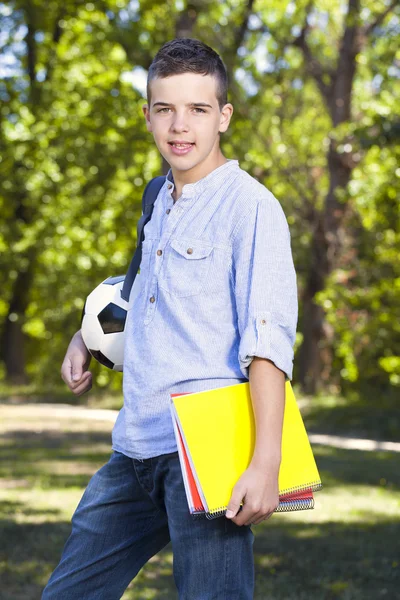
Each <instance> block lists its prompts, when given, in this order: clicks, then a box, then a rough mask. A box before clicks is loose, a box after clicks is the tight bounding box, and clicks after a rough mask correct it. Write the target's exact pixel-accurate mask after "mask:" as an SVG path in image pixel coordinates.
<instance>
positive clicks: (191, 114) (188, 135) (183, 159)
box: [143, 73, 233, 177]
mask: <svg viewBox="0 0 400 600" xmlns="http://www.w3.org/2000/svg"><path fill="white" fill-rule="evenodd" d="M150 85H151V100H150V103H149V105H145V106H144V107H143V112H144V115H145V118H146V125H147V129H148V130H149V131H151V132H152V134H153V136H154V141H155V143H156V145H157V148H158V149H159V151H160V153H161V154H162V156H163V157H164V158H165V160H166V161H167V162H168V163H169V164H170V165H171V167H172V169H173V171H174V172H175V173H178V172H179V171H182V172H187V171H193V173H194V174H199V175H200V177H202V176H204V174H207V172H209V171H211V170H213V168H214V166H213V162H215V161H217V160H218V158H219V152H220V151H219V133H222V132H224V131H226V130H227V129H228V126H229V122H230V119H231V116H232V112H233V107H232V105H231V104H225V106H224V107H223V108H222V110H221V109H220V107H219V105H218V100H217V95H216V92H217V80H216V78H215V77H213V76H212V75H199V74H197V73H183V74H181V75H173V76H171V77H167V78H165V79H154V80H153V81H152V82H151V84H150ZM203 171H204V173H203Z"/></svg>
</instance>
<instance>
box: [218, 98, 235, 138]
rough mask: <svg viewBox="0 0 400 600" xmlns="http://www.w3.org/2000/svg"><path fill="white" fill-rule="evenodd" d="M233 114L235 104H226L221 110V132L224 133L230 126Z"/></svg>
mask: <svg viewBox="0 0 400 600" xmlns="http://www.w3.org/2000/svg"><path fill="white" fill-rule="evenodd" d="M232 114H233V106H232V104H225V106H223V108H222V110H221V115H220V121H219V129H218V131H219V132H220V133H224V131H226V130H227V129H228V127H229V123H230V121H231V117H232Z"/></svg>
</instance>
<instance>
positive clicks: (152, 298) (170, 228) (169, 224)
mask: <svg viewBox="0 0 400 600" xmlns="http://www.w3.org/2000/svg"><path fill="white" fill-rule="evenodd" d="M168 210H169V211H170V212H169V213H168V214H169V217H168V219H166V220H165V221H164V222H163V229H162V230H161V237H160V241H159V243H158V248H157V250H156V260H155V261H154V262H155V266H154V274H153V277H152V281H151V285H150V287H149V293H148V297H147V311H146V316H145V320H144V323H145V325H148V324H149V323H150V321H151V320H152V318H153V316H154V312H155V310H156V306H157V298H158V276H159V273H160V269H161V268H162V263H163V261H164V257H165V255H164V252H163V249H164V248H165V246H166V245H167V242H168V240H169V238H170V237H171V235H172V234H173V232H174V230H175V228H176V226H177V225H178V223H179V221H180V219H181V217H182V214H183V212H182V208H181V207H180V206H177V207H175V209H174V210H171V209H168ZM166 212H167V211H166ZM192 251H193V250H192Z"/></svg>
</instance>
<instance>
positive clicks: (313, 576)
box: [254, 519, 400, 600]
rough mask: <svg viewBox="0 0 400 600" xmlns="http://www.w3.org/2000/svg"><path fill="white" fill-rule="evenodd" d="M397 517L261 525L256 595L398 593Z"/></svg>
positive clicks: (297, 599) (373, 595) (297, 596)
mask: <svg viewBox="0 0 400 600" xmlns="http://www.w3.org/2000/svg"><path fill="white" fill-rule="evenodd" d="M399 537H400V522H399V521H394V520H387V521H386V522H383V523H382V522H380V523H379V524H376V523H375V524H366V523H360V524H354V523H352V524H347V525H346V524H344V523H340V522H328V523H323V524H317V525H316V524H312V525H309V524H307V525H304V524H299V523H288V522H285V523H282V522H281V523H279V522H278V519H276V520H275V521H274V522H272V520H271V523H270V525H268V526H267V525H266V526H264V527H263V529H262V531H260V533H259V534H258V535H257V537H256V542H255V548H254V549H255V558H256V573H257V595H256V597H257V598H259V599H260V600H261V599H266V598H274V599H278V598H279V599H285V600H288V599H292V598H293V600H303V599H304V600H306V599H309V598H310V597H314V598H318V600H322V599H324V600H325V599H326V600H328V599H329V600H330V599H333V598H351V599H352V600H356V599H357V600H358V599H360V600H361V599H363V600H366V599H371V600H372V599H375V598H380V597H384V596H385V597H387V598H395V597H398V596H397V594H398V589H399V583H400V581H399V562H398V560H399V557H398V540H399Z"/></svg>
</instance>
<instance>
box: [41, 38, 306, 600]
mask: <svg viewBox="0 0 400 600" xmlns="http://www.w3.org/2000/svg"><path fill="white" fill-rule="evenodd" d="M147 96H148V104H147V105H146V106H145V107H144V108H143V112H144V116H145V119H146V125H147V128H148V130H149V131H150V132H151V133H152V134H153V136H154V141H155V143H156V145H157V147H158V149H159V151H160V153H161V154H162V156H163V157H164V158H165V159H166V161H168V163H169V165H170V166H171V168H170V170H169V172H168V175H167V180H166V182H165V184H164V185H163V187H162V189H161V191H160V193H159V195H158V197H157V200H156V202H155V205H154V212H153V215H152V218H151V220H150V221H149V223H148V224H147V225H146V226H145V228H144V233H145V239H144V243H143V254H142V261H141V265H140V276H139V277H140V282H141V283H140V285H141V293H140V294H139V296H138V297H137V299H136V301H135V305H134V307H133V309H132V311H131V313H130V317H129V318H128V322H127V328H126V347H125V359H124V378H123V392H124V407H123V408H122V410H121V412H120V413H119V416H118V419H117V422H116V424H115V427H114V431H113V437H112V448H113V454H112V455H111V458H110V460H109V462H108V463H107V464H106V465H105V466H103V467H102V468H101V469H100V470H99V471H98V472H97V473H96V474H95V475H94V476H93V477H92V479H91V480H90V482H89V484H88V487H87V488H86V491H85V493H84V495H83V497H82V500H81V502H80V504H79V505H78V507H77V509H76V512H75V514H74V516H73V518H72V533H71V535H70V537H69V539H68V541H67V543H66V545H65V548H64V552H63V555H62V558H61V561H60V564H59V565H58V567H57V568H56V570H55V571H54V573H53V575H52V576H51V578H50V581H49V583H48V585H47V587H46V589H45V591H44V594H43V599H44V600H49V599H53V600H78V599H79V600H95V599H96V600H99V599H104V600H113V599H117V598H120V597H121V596H122V594H123V592H124V590H125V588H126V587H127V586H128V584H129V582H130V581H131V580H132V579H133V578H134V577H135V576H136V574H137V573H138V571H139V570H140V569H141V567H143V565H144V564H145V563H146V562H147V561H148V560H149V558H150V557H152V556H153V555H155V554H156V553H157V552H158V551H159V550H161V548H163V547H164V546H165V545H166V544H167V543H168V542H169V541H171V542H172V549H173V554H174V565H173V572H174V578H175V583H176V586H177V588H178V592H179V598H180V599H181V600H211V599H212V598H213V599H217V600H224V599H226V600H239V599H240V600H250V599H251V598H253V589H254V569H253V550H252V544H253V539H254V536H253V532H252V530H251V525H257V524H258V523H261V521H263V520H264V519H267V518H269V517H270V516H271V514H272V513H273V511H274V509H275V508H276V507H277V505H278V472H279V465H280V446H281V435H282V422H283V409H284V387H285V378H286V377H287V378H288V379H291V377H292V360H293V345H294V340H295V330H296V324H297V289H296V274H295V270H294V265H293V260H292V254H291V247H290V233H289V228H288V224H287V221H286V218H285V215H284V213H283V210H282V208H281V205H280V204H279V202H278V200H276V199H275V197H274V196H273V195H272V194H271V192H269V191H268V190H267V189H266V188H265V187H264V186H263V185H261V184H260V183H259V182H257V181H256V180H255V179H253V178H252V177H251V176H250V175H248V174H247V173H246V172H244V171H243V170H242V169H241V168H240V167H239V164H238V161H237V160H232V159H231V160H227V159H226V158H225V156H224V155H223V154H222V152H221V149H220V135H221V133H224V132H225V131H226V130H227V129H228V126H229V122H230V119H231V116H232V112H233V107H232V105H231V104H229V103H228V102H227V74H226V70H225V67H224V65H223V63H222V60H221V58H220V57H219V55H218V54H217V53H216V52H214V51H213V50H212V49H211V48H209V47H208V46H206V45H204V44H203V43H201V42H199V41H198V40H195V39H176V40H173V41H171V42H168V43H167V44H165V45H164V46H163V47H162V48H161V49H160V50H159V52H158V53H157V55H156V56H155V58H154V60H153V63H152V65H151V67H150V70H149V75H148V88H147ZM89 360H90V358H89V354H88V351H87V349H86V347H85V346H84V344H83V341H82V337H81V335H80V333H79V332H77V333H76V334H75V336H74V337H73V339H72V341H71V343H70V345H69V347H68V350H67V353H66V356H65V359H64V362H63V366H62V377H63V379H64V381H65V382H66V383H67V385H68V386H69V388H70V389H71V390H72V391H73V392H74V393H75V394H76V395H81V394H83V393H84V392H86V391H87V390H89V389H90V387H91V374H90V372H89V371H88V370H87V368H88V365H89ZM246 380H250V390H251V396H252V402H253V408H254V413H255V420H256V432H257V435H256V444H255V450H254V455H253V457H252V460H251V463H250V465H249V467H248V469H247V470H246V471H245V472H244V473H243V475H242V476H241V477H240V479H239V480H238V482H237V484H236V486H235V488H234V489H233V493H232V498H231V501H230V504H229V507H228V510H227V512H226V515H225V517H221V518H217V519H214V520H208V519H206V518H193V517H192V516H191V515H190V514H189V510H188V506H187V501H186V495H185V490H184V485H183V480H182V475H181V471H180V466H179V458H178V454H177V448H176V444H175V438H174V432H173V426H172V420H171V416H170V412H169V401H170V397H169V394H170V393H171V392H195V391H202V390H207V389H212V388H216V387H222V386H228V385H233V384H236V383H241V382H243V381H246ZM210 419H212V414H210ZM241 502H243V508H242V510H239V509H240V504H241Z"/></svg>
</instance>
